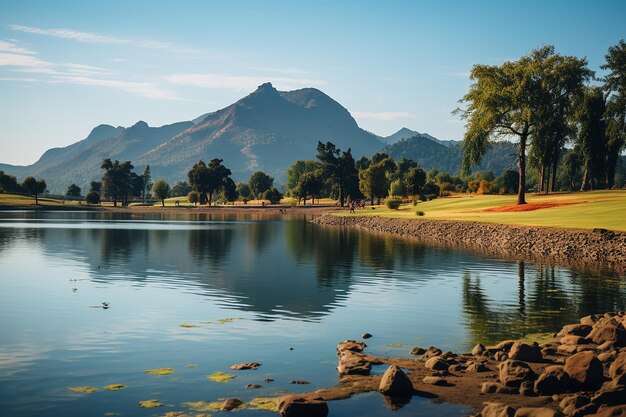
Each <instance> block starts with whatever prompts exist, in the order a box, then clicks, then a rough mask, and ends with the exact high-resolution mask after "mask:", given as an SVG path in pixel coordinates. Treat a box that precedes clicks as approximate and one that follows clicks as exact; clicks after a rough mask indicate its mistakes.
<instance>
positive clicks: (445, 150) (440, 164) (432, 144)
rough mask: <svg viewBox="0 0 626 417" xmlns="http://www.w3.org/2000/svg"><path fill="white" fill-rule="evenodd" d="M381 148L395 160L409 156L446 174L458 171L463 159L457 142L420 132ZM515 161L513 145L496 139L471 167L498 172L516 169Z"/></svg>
mask: <svg viewBox="0 0 626 417" xmlns="http://www.w3.org/2000/svg"><path fill="white" fill-rule="evenodd" d="M383 152H385V153H387V154H389V155H390V156H391V157H392V158H394V159H395V160H400V159H402V158H408V159H413V160H414V161H415V162H417V164H418V165H419V166H420V167H422V168H424V169H426V170H429V169H432V168H435V169H437V170H439V171H445V172H448V173H450V174H458V173H459V172H460V170H461V162H462V161H463V150H462V149H461V142H455V141H446V142H443V143H442V142H441V141H437V140H436V139H434V138H433V137H432V136H430V135H425V134H421V133H420V134H417V135H415V136H413V137H411V138H408V139H402V140H401V141H399V142H397V143H395V144H393V145H389V146H387V147H385V149H384V150H383ZM516 161H517V154H516V148H515V146H514V145H513V144H511V143H509V142H501V143H496V144H494V145H493V146H492V147H491V148H489V150H488V151H487V153H486V154H485V157H484V158H483V161H482V163H481V164H480V165H479V166H477V167H474V168H473V169H472V171H474V172H476V171H493V172H494V174H495V175H500V174H501V173H502V171H504V170H505V169H516V165H515V163H516Z"/></svg>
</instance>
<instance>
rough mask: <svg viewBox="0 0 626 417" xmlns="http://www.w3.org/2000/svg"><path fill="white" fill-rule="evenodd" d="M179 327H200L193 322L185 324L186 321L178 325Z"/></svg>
mask: <svg viewBox="0 0 626 417" xmlns="http://www.w3.org/2000/svg"><path fill="white" fill-rule="evenodd" d="M179 327H184V328H185V329H191V328H193V327H200V326H197V325H195V324H187V323H183V324H181V325H179Z"/></svg>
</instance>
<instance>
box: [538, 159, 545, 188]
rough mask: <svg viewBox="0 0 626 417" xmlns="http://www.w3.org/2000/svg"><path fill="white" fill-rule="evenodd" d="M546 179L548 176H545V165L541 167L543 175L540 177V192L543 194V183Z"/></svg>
mask: <svg viewBox="0 0 626 417" xmlns="http://www.w3.org/2000/svg"><path fill="white" fill-rule="evenodd" d="M545 178H546V174H545V165H543V164H542V165H541V173H540V175H539V192H540V193H542V192H543V181H544V179H545Z"/></svg>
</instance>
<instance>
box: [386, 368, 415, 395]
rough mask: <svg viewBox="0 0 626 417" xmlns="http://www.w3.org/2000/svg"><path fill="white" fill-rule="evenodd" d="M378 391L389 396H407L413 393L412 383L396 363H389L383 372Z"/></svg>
mask: <svg viewBox="0 0 626 417" xmlns="http://www.w3.org/2000/svg"><path fill="white" fill-rule="evenodd" d="M378 391H380V392H382V393H383V394H385V395H389V396H390V397H408V396H411V395H413V383H412V382H411V380H410V379H409V377H408V376H406V374H405V373H404V371H403V370H402V369H400V368H399V367H398V366H396V365H391V366H390V367H389V368H388V369H387V370H386V371H385V373H384V374H383V378H382V379H381V381H380V385H379V386H378Z"/></svg>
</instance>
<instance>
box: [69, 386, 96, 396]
mask: <svg viewBox="0 0 626 417" xmlns="http://www.w3.org/2000/svg"><path fill="white" fill-rule="evenodd" d="M67 389H68V390H70V391H73V392H80V393H81V394H91V393H94V392H96V391H97V390H96V389H95V388H94V387H67Z"/></svg>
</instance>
